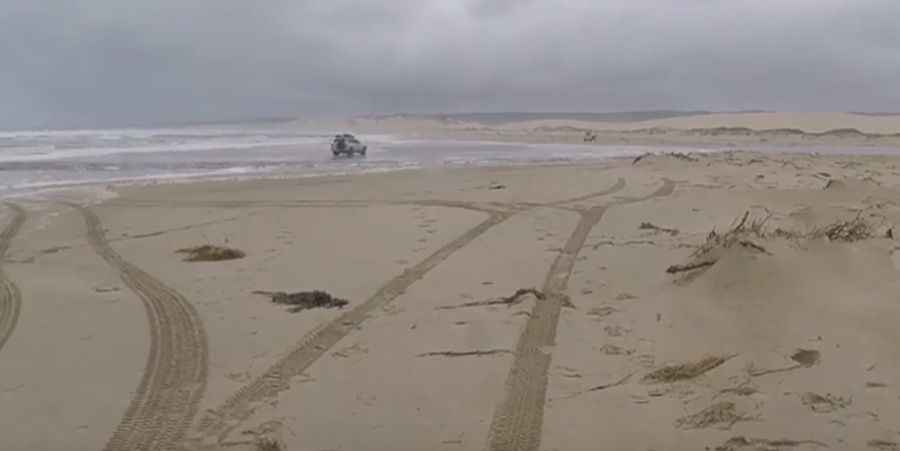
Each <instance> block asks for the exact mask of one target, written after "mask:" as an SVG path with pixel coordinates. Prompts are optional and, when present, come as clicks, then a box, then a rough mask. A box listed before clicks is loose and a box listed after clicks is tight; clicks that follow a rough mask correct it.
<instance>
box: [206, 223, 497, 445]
mask: <svg viewBox="0 0 900 451" xmlns="http://www.w3.org/2000/svg"><path fill="white" fill-rule="evenodd" d="M489 214H490V216H489V217H488V218H487V219H485V220H484V221H483V222H481V223H480V224H478V225H476V226H475V227H473V228H471V229H469V230H468V231H467V232H466V233H464V234H463V235H461V236H459V237H457V238H456V239H454V240H453V241H451V242H450V243H448V244H446V245H444V246H443V247H441V248H440V249H438V250H437V251H435V252H434V253H433V254H431V255H430V256H428V257H427V258H425V259H424V260H422V261H420V262H419V263H418V264H416V265H415V266H413V267H412V268H409V269H407V270H405V271H404V272H403V274H401V275H399V276H397V277H395V278H393V279H391V280H390V281H388V282H387V283H386V284H384V285H383V286H382V287H381V288H380V289H379V290H378V291H377V292H375V294H374V295H372V296H371V297H370V298H369V299H367V300H366V301H365V302H363V303H361V304H359V305H357V306H356V307H354V308H353V309H351V310H349V311H347V312H346V313H344V314H342V315H340V316H339V317H337V318H336V319H334V320H333V321H330V322H328V323H325V324H323V325H321V326H319V327H318V328H316V329H315V330H313V331H312V332H310V333H308V334H307V335H306V336H304V337H303V339H301V340H300V341H299V342H298V343H297V344H296V345H295V346H294V347H293V349H292V350H291V351H290V352H288V354H287V355H285V356H284V357H282V358H281V359H279V360H278V361H277V362H276V363H275V364H273V365H272V366H271V367H269V368H268V369H267V370H266V371H265V372H264V373H263V374H262V375H260V376H259V377H257V378H256V379H254V380H253V381H252V382H250V383H249V384H247V385H245V386H244V387H243V388H241V389H240V390H238V391H237V393H235V394H234V395H233V396H231V397H230V398H229V399H228V400H227V401H226V402H225V403H224V404H223V405H222V406H220V407H219V408H217V409H215V410H213V411H209V412H208V414H207V415H206V417H204V418H202V419H201V420H200V422H199V424H198V430H199V432H200V433H201V435H202V437H201V440H209V439H214V440H216V441H217V442H221V441H223V440H224V439H225V438H226V436H227V435H228V434H229V432H231V430H233V429H234V428H235V427H237V426H238V425H239V424H240V423H241V422H242V421H244V420H246V419H247V418H249V417H250V415H252V414H253V412H254V410H255V408H256V406H257V405H259V404H260V403H261V402H263V401H265V400H268V399H271V398H273V397H275V396H277V395H278V393H279V392H281V391H283V390H286V389H287V388H289V387H290V380H291V378H293V377H295V376H298V375H300V373H302V372H303V371H305V370H306V369H308V368H309V367H310V366H311V365H312V364H313V363H314V362H315V361H316V360H318V359H319V358H320V357H322V356H323V355H325V353H327V352H328V350H329V349H330V348H332V347H333V346H334V345H335V344H337V343H338V342H339V341H340V340H341V339H343V338H344V337H346V336H347V335H348V334H350V332H351V331H353V330H354V329H356V328H358V327H359V326H360V325H361V324H362V323H363V322H364V321H365V320H366V319H368V317H369V315H370V314H371V312H373V311H374V310H376V309H378V308H381V307H382V306H384V305H386V304H387V303H389V302H391V301H392V300H394V299H396V298H397V297H398V296H400V295H401V294H403V293H404V292H405V291H406V289H408V288H409V287H410V286H411V285H412V284H413V283H415V282H416V281H418V280H419V279H421V278H422V277H423V276H425V274H427V273H428V272H429V271H431V270H432V269H434V268H435V267H436V266H438V265H439V264H440V263H441V262H443V261H444V260H446V259H447V258H448V257H449V256H450V255H452V254H453V253H454V252H456V251H458V250H460V249H462V248H463V247H465V246H467V245H468V244H469V243H471V242H472V241H474V240H475V239H476V238H478V237H479V236H481V235H483V234H484V233H485V232H487V231H488V230H490V229H491V228H493V227H494V226H496V225H498V224H500V223H502V222H504V221H505V220H506V219H508V218H509V217H511V216H512V215H513V214H514V213H513V212H506V211H493V212H490V213H489Z"/></svg>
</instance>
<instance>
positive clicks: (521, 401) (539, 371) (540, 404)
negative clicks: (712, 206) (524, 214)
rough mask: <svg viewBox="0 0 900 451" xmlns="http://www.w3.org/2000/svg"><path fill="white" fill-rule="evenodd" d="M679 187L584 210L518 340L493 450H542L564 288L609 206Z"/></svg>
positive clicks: (492, 434)
mask: <svg viewBox="0 0 900 451" xmlns="http://www.w3.org/2000/svg"><path fill="white" fill-rule="evenodd" d="M623 186H624V182H623ZM674 189H675V183H674V182H672V181H671V180H668V179H665V180H664V181H663V186H662V187H661V188H659V189H658V190H656V191H655V192H653V193H652V194H650V195H648V196H644V197H639V198H629V199H623V200H620V201H617V202H613V203H611V204H610V205H608V206H599V207H593V208H590V209H588V210H583V211H580V212H579V214H580V215H581V219H580V220H579V221H578V225H577V226H576V227H575V230H574V231H573V232H572V235H571V236H570V237H569V239H568V241H566V244H565V246H564V247H563V250H562V252H560V254H559V255H558V256H557V257H556V260H554V261H553V264H552V265H551V267H550V270H549V271H548V272H547V277H546V278H545V280H544V286H543V290H544V294H546V296H547V299H546V300H545V301H542V302H537V303H536V304H535V306H534V308H533V309H532V311H531V316H530V317H529V318H528V321H527V322H526V323H525V329H524V330H523V331H522V334H521V335H520V336H519V341H518V343H517V344H516V353H515V358H514V361H513V364H512V367H511V369H510V372H509V375H508V376H507V380H506V394H505V397H504V400H503V401H502V402H501V404H500V405H499V407H498V408H497V410H496V411H495V412H494V417H493V420H492V421H491V428H490V432H489V436H488V449H489V450H491V451H537V450H538V449H539V448H540V444H541V433H542V428H543V423H544V402H545V398H546V394H547V371H548V369H549V368H550V360H551V357H552V355H551V350H550V347H551V346H553V345H554V343H555V342H556V327H557V324H558V322H559V315H560V312H561V310H562V307H563V305H564V304H566V303H567V302H568V298H567V296H566V295H565V290H566V287H567V286H568V283H569V277H570V276H571V274H572V269H573V267H574V266H575V258H576V257H577V256H578V253H579V252H580V251H581V248H582V247H584V242H585V240H586V239H587V236H588V234H589V233H590V232H591V230H592V229H593V228H594V226H595V225H597V223H598V222H600V219H602V218H603V215H604V214H605V213H606V210H607V208H609V207H611V206H615V205H624V204H629V203H634V202H640V201H643V200H647V199H651V198H654V197H662V196H668V195H670V194H672V192H673V191H674Z"/></svg>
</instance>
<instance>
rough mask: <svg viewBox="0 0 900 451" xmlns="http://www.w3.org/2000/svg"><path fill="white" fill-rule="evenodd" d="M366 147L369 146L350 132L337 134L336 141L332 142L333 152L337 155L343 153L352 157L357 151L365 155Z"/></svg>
mask: <svg viewBox="0 0 900 451" xmlns="http://www.w3.org/2000/svg"><path fill="white" fill-rule="evenodd" d="M366 149H367V147H366V146H364V145H363V143H361V142H359V140H358V139H356V137H354V136H353V135H351V134H349V133H344V134H342V135H335V137H334V141H332V142H331V153H332V154H333V155H334V156H336V157H338V156H340V155H341V154H344V155H347V156H348V157H352V156H353V154H355V153H358V154H360V155H365V154H366Z"/></svg>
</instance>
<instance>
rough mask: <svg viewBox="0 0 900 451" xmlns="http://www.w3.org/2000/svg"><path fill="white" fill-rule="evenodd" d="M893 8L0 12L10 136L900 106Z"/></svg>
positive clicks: (670, 1) (874, 1) (31, 5)
mask: <svg viewBox="0 0 900 451" xmlns="http://www.w3.org/2000/svg"><path fill="white" fill-rule="evenodd" d="M897 18H900V2H896V1H895V0H858V1H852V2H851V1H848V0H778V1H776V0H756V1H750V0H733V1H727V2H725V1H711V0H608V1H602V2H601V1H593V0H570V1H562V0H559V1H552V0H458V1H448V0H418V1H414V0H392V1H350V0H331V1H326V0H319V1H312V0H309V1H286V0H271V1H266V2H247V1H243V0H194V1H190V2H184V1H175V0H154V1H149V0H143V1H136V2H122V1H118V0H82V1H79V2H70V1H50V0H0V61H2V64H3V70H0V128H15V127H29V126H102V125H122V124H130V123H154V122H157V123H158V122H178V121H186V120H205V119H223V118H240V117H252V116H272V115H305V114H347V113H355V112H364V113H368V112H389V111H413V112H416V111H419V112H436V111H497V110H521V111H613V110H635V109H648V108H665V109H697V108H705V109H742V108H763V109H785V110H844V111H846V110H900V89H898V88H897V83H896V80H898V79H900V27H897V26H896V20H897Z"/></svg>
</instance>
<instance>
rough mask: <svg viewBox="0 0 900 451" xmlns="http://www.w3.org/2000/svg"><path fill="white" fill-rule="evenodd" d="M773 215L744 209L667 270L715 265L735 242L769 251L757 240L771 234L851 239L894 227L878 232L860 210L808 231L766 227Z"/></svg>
mask: <svg viewBox="0 0 900 451" xmlns="http://www.w3.org/2000/svg"><path fill="white" fill-rule="evenodd" d="M771 217H772V215H771V214H768V215H766V216H763V217H757V218H750V212H749V211H748V212H745V213H744V215H743V216H742V217H741V219H740V221H738V222H737V225H735V226H732V227H731V228H729V229H728V230H727V231H725V232H724V233H719V232H717V231H716V230H715V229H713V230H712V231H710V232H709V234H708V235H707V236H706V241H705V242H704V243H703V244H701V245H700V246H699V247H698V248H697V250H696V251H694V253H693V254H691V260H690V262H689V263H687V264H684V265H672V266H670V267H668V268H667V269H666V272H668V273H670V274H675V273H681V272H686V271H693V270H696V269H700V268H706V267H709V266H712V265H714V264H716V262H717V261H718V257H719V256H718V253H717V252H714V251H717V250H720V249H728V248H731V247H734V246H741V247H744V248H746V249H752V250H754V251H757V252H760V253H763V254H770V253H769V251H768V250H767V249H766V248H765V247H763V246H762V245H760V244H758V243H757V241H760V240H768V239H771V238H783V239H787V240H792V241H799V240H815V239H827V240H829V241H840V242H848V243H852V242H855V241H861V240H866V239H870V238H875V237H878V236H880V235H884V236H885V237H888V238H892V237H893V229H891V228H888V229H887V230H886V232H885V233H881V232H878V231H877V230H878V226H877V225H876V224H875V223H873V222H871V221H869V220H866V219H864V218H863V217H862V214H861V213H860V214H857V216H856V217H855V218H853V219H850V220H838V221H836V222H833V223H831V224H828V225H825V226H822V227H817V228H814V229H812V230H811V231H809V232H800V231H796V230H786V229H782V228H775V229H774V230H769V229H767V228H766V223H767V222H768V221H769V219H770V218H771ZM770 255H771V254H770Z"/></svg>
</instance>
